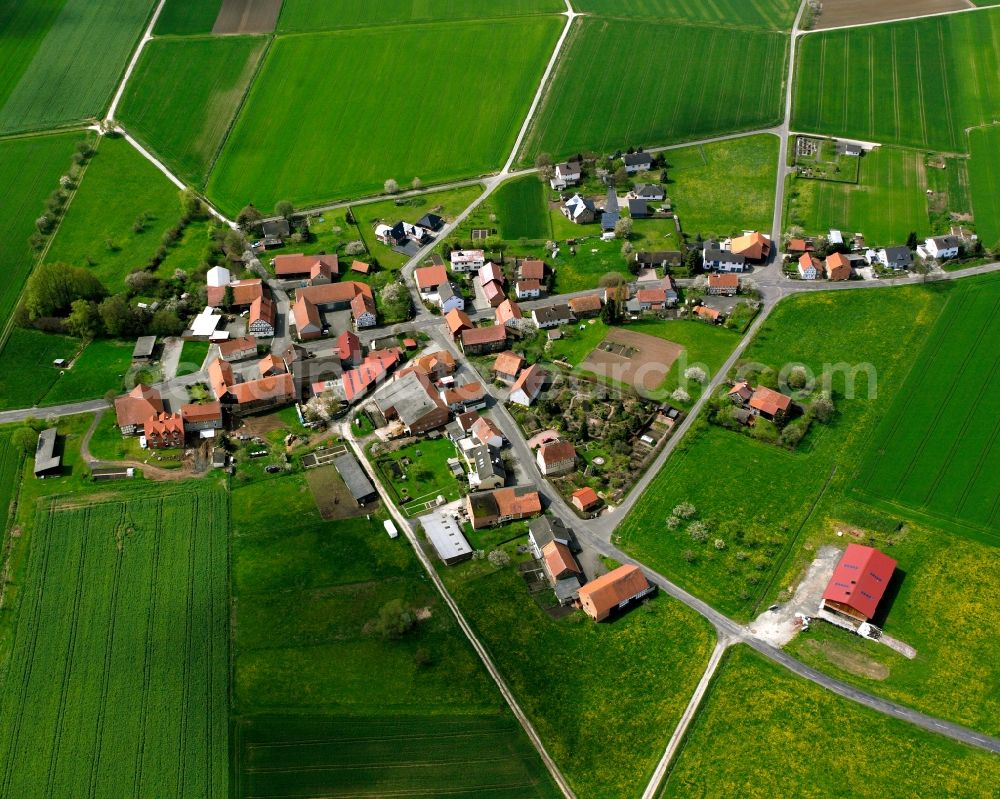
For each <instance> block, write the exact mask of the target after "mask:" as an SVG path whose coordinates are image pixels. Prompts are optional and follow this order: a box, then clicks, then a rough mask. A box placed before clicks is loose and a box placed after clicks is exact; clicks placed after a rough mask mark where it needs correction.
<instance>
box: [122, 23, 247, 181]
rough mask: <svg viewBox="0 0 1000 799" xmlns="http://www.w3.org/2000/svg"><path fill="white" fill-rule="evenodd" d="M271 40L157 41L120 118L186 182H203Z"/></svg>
mask: <svg viewBox="0 0 1000 799" xmlns="http://www.w3.org/2000/svg"><path fill="white" fill-rule="evenodd" d="M266 43H267V40H266V39H265V38H263V37H248V36H225V37H215V38H206V39H181V40H176V39H175V40H165V41H156V40H154V41H152V42H150V43H149V45H148V46H147V47H146V49H145V50H144V51H143V53H142V59H141V60H140V61H139V65H138V67H137V68H136V71H135V73H134V74H133V75H132V79H131V80H130V81H129V83H128V88H127V89H126V91H125V95H124V96H123V97H122V102H121V106H120V107H119V111H118V116H119V118H120V119H121V120H122V121H123V122H124V124H125V125H126V126H127V127H128V129H129V132H131V133H133V134H134V135H135V136H137V137H138V138H139V139H141V140H142V141H144V142H145V143H146V144H148V145H149V147H150V148H151V149H152V150H153V151H154V152H155V153H156V154H157V155H159V156H160V157H161V158H163V159H164V160H165V161H166V163H168V164H170V166H171V167H172V168H173V171H174V172H176V174H177V175H179V176H180V177H181V178H182V179H184V180H185V181H188V182H190V183H193V184H195V185H201V184H202V183H204V181H205V179H206V178H207V177H208V172H209V169H210V168H211V165H212V162H213V160H214V159H215V156H216V153H218V151H219V148H220V147H221V146H222V142H223V140H224V139H225V137H226V133H227V132H228V131H229V126H230V125H231V124H232V121H233V118H234V117H235V116H236V111H237V109H238V108H239V106H240V103H241V102H242V101H243V97H244V95H245V94H246V91H247V88H248V87H249V86H250V81H251V79H252V78H253V76H254V73H255V72H256V70H257V64H258V63H259V62H260V57H261V55H262V54H263V52H264V49H265V46H266Z"/></svg>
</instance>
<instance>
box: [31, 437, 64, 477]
mask: <svg viewBox="0 0 1000 799" xmlns="http://www.w3.org/2000/svg"><path fill="white" fill-rule="evenodd" d="M57 438H58V434H57V432H56V429H55V428H54V427H49V428H48V429H46V430H43V431H42V432H41V433H39V434H38V444H37V445H36V447H35V477H51V476H52V475H56V474H59V472H60V471H61V470H62V456H61V455H57V454H56V443H57Z"/></svg>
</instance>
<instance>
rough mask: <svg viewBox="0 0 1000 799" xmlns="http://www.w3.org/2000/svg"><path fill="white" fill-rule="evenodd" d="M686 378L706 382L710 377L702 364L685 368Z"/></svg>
mask: <svg viewBox="0 0 1000 799" xmlns="http://www.w3.org/2000/svg"><path fill="white" fill-rule="evenodd" d="M684 379H685V380H694V381H695V382H696V383H704V382H705V381H706V380H707V379H708V375H707V374H706V373H705V370H704V369H702V368H701V367H700V366H690V367H688V368H687V369H685V370H684Z"/></svg>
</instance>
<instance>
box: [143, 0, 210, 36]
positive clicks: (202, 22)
mask: <svg viewBox="0 0 1000 799" xmlns="http://www.w3.org/2000/svg"><path fill="white" fill-rule="evenodd" d="M221 6H222V0H167V3H166V5H164V6H163V11H161V12H160V16H159V18H158V19H157V20H156V28H155V29H154V31H153V32H154V33H155V34H156V35H157V36H171V35H173V36H188V35H191V34H198V33H211V32H212V26H213V25H214V24H215V18H216V17H217V16H219V8H220V7H221Z"/></svg>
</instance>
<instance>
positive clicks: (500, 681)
mask: <svg viewBox="0 0 1000 799" xmlns="http://www.w3.org/2000/svg"><path fill="white" fill-rule="evenodd" d="M342 429H343V432H344V439H345V441H347V442H348V443H349V444H350V446H351V449H353V450H354V455H355V457H357V458H358V460H359V461H360V462H361V463H362V464H364V465H365V466H366V467H367V469H368V472H369V473H370V474H371V477H372V481H373V482H374V483H375V488H376V490H377V491H378V492H379V495H380V496H381V497H382V501H383V503H384V504H385V506H386V508H387V509H388V510H389V513H390V514H391V515H392V516H394V517H395V518H396V521H397V522H398V523H399V524H400V525H401V526H402V528H403V532H404V534H405V535H406V538H407V540H408V541H409V543H410V546H412V547H413V551H414V553H415V554H416V556H417V559H418V560H419V561H420V564H421V565H422V566H423V567H424V570H425V571H426V572H427V574H428V576H429V577H430V578H431V581H432V582H433V583H434V587H435V588H437V590H438V593H439V594H440V595H441V598H442V599H443V600H444V602H445V604H446V605H447V606H448V609H449V610H450V611H451V612H452V615H454V617H455V620H456V621H457V622H458V626H459V628H460V629H461V630H462V632H463V633H464V634H465V637H466V638H467V639H468V641H469V643H470V644H472V648H473V649H474V650H475V651H476V654H477V655H479V658H480V660H481V661H482V662H483V665H484V666H485V667H486V670H487V672H489V674H490V676H491V677H492V678H493V681H494V682H495V683H496V685H497V688H499V689H500V694H501V695H502V696H503V698H504V700H505V701H506V702H507V705H508V706H509V707H510V709H511V711H512V712H513V714H514V717H515V718H516V719H517V720H518V721H519V722H520V724H521V727H522V728H523V729H524V731H525V733H526V734H527V736H528V739H529V740H530V741H531V743H532V745H533V746H534V747H535V751H536V752H537V753H538V755H539V757H540V758H541V760H542V763H543V764H544V765H545V767H546V769H548V772H549V774H550V775H551V776H552V780H553V782H555V784H556V786H557V787H558V788H559V790H560V791H561V792H562V794H563V796H565V797H566V799H576V794H574V793H573V789H572V788H571V787H570V785H569V782H568V781H567V780H566V778H565V777H564V776H563V775H562V772H561V771H560V770H559V767H558V766H557V765H556V762H555V760H553V759H552V756H551V755H550V754H549V753H548V750H546V748H545V744H544V743H542V739H541V737H540V736H539V735H538V732H537V730H535V727H534V725H533V724H532V723H531V721H530V719H529V718H528V716H527V715H526V714H525V712H524V711H523V710H522V709H521V706H520V705H519V704H518V702H517V699H516V698H515V697H514V693H513V692H512V691H511V689H510V687H509V686H508V685H507V682H506V680H505V679H504V678H503V675H502V674H501V673H500V670H499V669H498V668H497V667H496V665H495V664H494V663H493V659H492V658H491V657H490V655H489V652H488V651H487V650H486V647H485V646H484V645H483V644H482V643H481V642H480V641H479V639H478V638H477V637H476V634H475V632H474V631H473V629H472V626H471V625H470V624H469V622H468V621H467V620H466V618H465V616H464V615H463V614H462V611H461V609H460V608H459V607H458V603H457V602H456V601H455V599H454V597H452V595H451V593H450V592H449V591H448V588H447V586H445V584H444V581H443V580H442V579H441V575H440V574H438V573H437V569H435V568H434V564H433V563H431V562H430V559H429V558H428V557H427V553H426V552H424V549H423V547H422V546H420V541H419V540H418V539H417V535H416V533H415V531H414V529H413V526H412V525H411V523H410V522H409V521H408V520H407V519H406V518H405V517H404V516H403V514H402V513H400V511H399V509H398V508H397V507H396V506H395V504H394V503H392V502H391V501H389V496H390V494H389V492H388V491H387V490H386V488H385V486H384V485H383V483H382V481H381V479H380V478H379V475H378V472H377V471H376V470H375V469H374V468H373V467H372V464H371V463H370V462H369V461H368V456H367V455H366V454H365V452H364V450H363V449H362V447H361V446H359V445H358V442H357V440H356V439H355V438H354V431H353V430H351V426H350V424H347V425H344V426H343V428H342Z"/></svg>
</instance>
